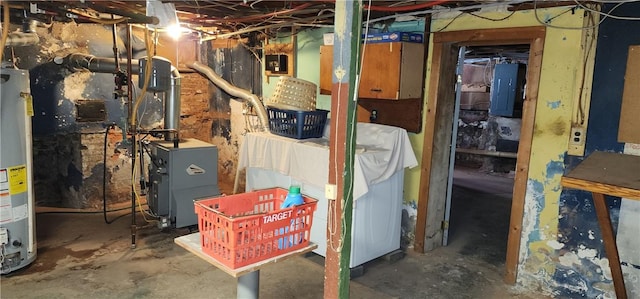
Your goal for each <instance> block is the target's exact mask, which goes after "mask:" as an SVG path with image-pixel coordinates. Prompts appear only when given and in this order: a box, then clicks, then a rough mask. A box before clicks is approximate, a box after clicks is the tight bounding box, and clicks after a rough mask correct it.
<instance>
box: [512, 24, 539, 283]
mask: <svg viewBox="0 0 640 299" xmlns="http://www.w3.org/2000/svg"><path fill="white" fill-rule="evenodd" d="M530 34H531V35H530V36H529V38H531V41H530V42H529V43H530V49H529V64H528V66H527V90H526V94H525V97H524V103H523V104H522V105H523V106H522V124H521V127H520V146H518V158H517V160H516V175H515V178H514V182H513V196H512V200H511V218H510V220H509V222H510V223H509V237H508V239H507V259H506V261H505V270H506V271H505V276H504V280H505V282H507V283H510V284H514V283H516V278H517V274H518V258H519V256H520V239H521V238H522V218H523V217H524V199H525V195H526V193H527V180H528V179H529V164H530V160H531V143H532V141H533V129H534V125H535V118H536V106H537V103H538V90H539V88H540V86H539V84H540V73H541V70H542V51H543V49H544V36H545V35H544V34H545V31H544V30H543V31H542V32H539V31H538V32H536V31H531V32H530Z"/></svg>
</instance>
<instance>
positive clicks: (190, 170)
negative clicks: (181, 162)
mask: <svg viewBox="0 0 640 299" xmlns="http://www.w3.org/2000/svg"><path fill="white" fill-rule="evenodd" d="M205 172H206V171H205V170H204V169H203V168H202V167H200V166H198V165H195V164H191V165H189V167H187V174H189V175H199V174H204V173H205Z"/></svg>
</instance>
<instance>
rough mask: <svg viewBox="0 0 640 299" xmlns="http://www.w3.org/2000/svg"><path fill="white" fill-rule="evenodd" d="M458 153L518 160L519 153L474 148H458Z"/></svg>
mask: <svg viewBox="0 0 640 299" xmlns="http://www.w3.org/2000/svg"><path fill="white" fill-rule="evenodd" d="M456 153H464V154H474V155H482V156H491V157H499V158H512V159H517V158H518V153H510V152H496V151H488V150H480V149H473V148H459V147H458V148H456Z"/></svg>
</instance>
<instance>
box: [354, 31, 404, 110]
mask: <svg viewBox="0 0 640 299" xmlns="http://www.w3.org/2000/svg"><path fill="white" fill-rule="evenodd" d="M363 50H364V63H363V65H362V72H361V74H360V88H359V89H358V95H359V97H361V98H369V99H398V92H399V90H400V86H399V82H400V57H401V54H402V43H380V44H367V45H366V49H363Z"/></svg>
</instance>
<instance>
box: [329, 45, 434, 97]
mask: <svg viewBox="0 0 640 299" xmlns="http://www.w3.org/2000/svg"><path fill="white" fill-rule="evenodd" d="M363 52H364V58H363V64H362V71H361V74H360V88H359V89H358V97H359V98H365V99H389V100H400V99H416V98H421V97H422V86H423V83H424V72H423V70H424V64H425V63H424V45H423V44H418V43H406V42H394V43H377V44H367V45H366V48H365V49H363ZM332 68H333V46H321V47H320V93H322V94H330V93H331V85H332V78H331V75H332Z"/></svg>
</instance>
